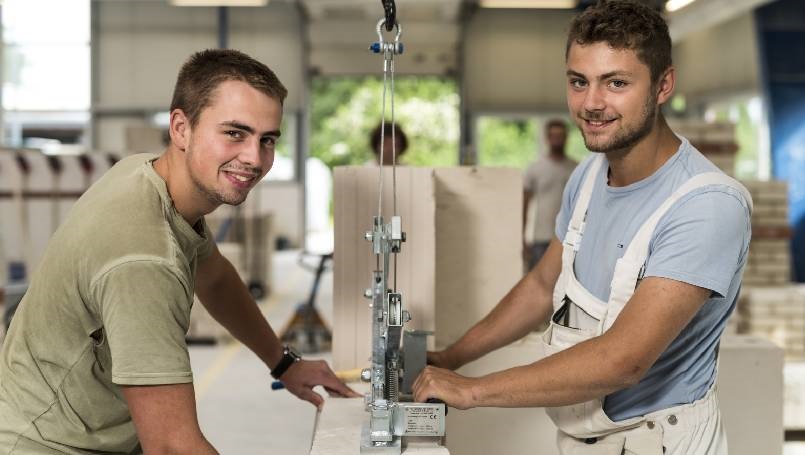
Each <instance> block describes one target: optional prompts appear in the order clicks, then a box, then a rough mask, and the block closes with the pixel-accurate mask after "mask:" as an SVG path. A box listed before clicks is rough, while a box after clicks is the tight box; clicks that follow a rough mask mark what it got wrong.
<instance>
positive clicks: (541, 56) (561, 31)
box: [464, 9, 759, 112]
mask: <svg viewBox="0 0 805 455" xmlns="http://www.w3.org/2000/svg"><path fill="white" fill-rule="evenodd" d="M574 14H575V13H574V12H572V11H558V10H556V11H539V12H537V11H528V10H490V9H479V10H478V11H477V12H476V13H475V14H473V15H472V17H471V19H470V20H469V22H468V23H467V28H466V32H465V41H464V43H465V50H464V84H465V95H464V96H465V98H464V102H465V103H466V107H467V109H468V110H470V111H475V112H478V111H481V112H483V111H505V112H517V111H535V110H539V111H556V110H559V111H561V110H564V109H565V75H564V64H565V56H564V51H565V40H566V37H567V30H568V28H569V25H570V21H571V20H572V18H573V16H574ZM674 63H675V66H676V68H677V93H683V94H684V95H686V97H687V98H688V99H689V100H708V99H713V98H715V97H719V96H726V95H732V94H735V93H748V92H753V93H757V92H759V82H758V54H757V44H756V33H755V27H754V22H753V17H752V13H751V11H749V12H746V13H743V14H741V15H739V16H738V17H735V18H733V19H730V20H728V21H726V22H723V23H721V24H718V25H716V26H714V27H712V28H709V29H706V30H701V31H697V32H693V33H688V34H686V35H684V38H683V39H682V40H681V41H679V42H677V43H674Z"/></svg>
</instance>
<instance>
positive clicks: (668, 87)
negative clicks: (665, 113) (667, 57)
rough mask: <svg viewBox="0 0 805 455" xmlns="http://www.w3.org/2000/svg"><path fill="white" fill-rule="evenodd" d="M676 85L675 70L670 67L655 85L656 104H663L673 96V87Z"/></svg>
mask: <svg viewBox="0 0 805 455" xmlns="http://www.w3.org/2000/svg"><path fill="white" fill-rule="evenodd" d="M675 84H676V70H674V67H673V66H671V67H669V68H668V69H667V70H665V72H664V73H663V75H662V76H661V77H660V81H659V83H658V84H657V90H658V93H657V104H665V102H666V101H668V100H669V99H671V95H673V94H674V85H675Z"/></svg>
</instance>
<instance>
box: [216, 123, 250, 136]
mask: <svg viewBox="0 0 805 455" xmlns="http://www.w3.org/2000/svg"><path fill="white" fill-rule="evenodd" d="M219 125H221V126H231V127H232V128H237V129H239V130H243V131H246V132H247V133H250V134H254V128H252V127H251V126H249V125H246V124H245V123H240V122H239V121H237V120H229V121H226V122H221V123H219Z"/></svg>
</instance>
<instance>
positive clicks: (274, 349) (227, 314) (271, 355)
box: [196, 262, 282, 368]
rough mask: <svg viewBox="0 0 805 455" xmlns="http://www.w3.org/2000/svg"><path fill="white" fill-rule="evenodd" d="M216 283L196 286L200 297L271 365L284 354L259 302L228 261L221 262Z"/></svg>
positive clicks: (219, 320)
mask: <svg viewBox="0 0 805 455" xmlns="http://www.w3.org/2000/svg"><path fill="white" fill-rule="evenodd" d="M222 268H223V270H222V272H221V273H220V276H219V277H218V279H217V280H216V282H215V283H207V285H206V286H203V287H197V289H196V291H197V293H198V295H199V299H200V300H201V302H202V304H203V305H204V307H205V308H207V311H209V313H210V315H211V316H212V317H213V318H214V319H215V320H216V321H218V322H219V323H220V324H221V325H222V326H224V328H226V329H227V330H228V331H229V333H231V334H232V336H234V337H235V338H236V339H237V340H238V341H240V342H241V343H243V344H244V345H245V346H246V347H248V348H249V349H250V350H252V351H253V352H254V353H255V354H256V355H257V356H258V357H259V358H260V359H261V360H262V361H263V363H265V364H266V366H268V367H269V368H272V367H274V366H275V365H276V364H277V363H278V362H279V360H280V358H281V357H282V345H281V344H280V341H279V339H278V338H277V335H276V334H275V333H274V330H273V329H272V328H271V326H270V325H269V324H268V321H266V319H265V317H264V316H263V314H262V312H261V311H260V308H259V307H258V306H257V303H256V302H255V301H254V299H253V298H252V296H251V294H249V291H248V289H247V288H246V286H245V285H244V284H243V282H242V280H241V279H240V277H239V276H238V274H237V272H236V271H235V268H234V267H232V265H231V264H230V263H229V262H225V263H224V264H223V265H222Z"/></svg>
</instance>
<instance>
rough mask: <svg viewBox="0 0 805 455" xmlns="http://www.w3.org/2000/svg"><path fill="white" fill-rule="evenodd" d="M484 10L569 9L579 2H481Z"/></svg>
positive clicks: (554, 0)
mask: <svg viewBox="0 0 805 455" xmlns="http://www.w3.org/2000/svg"><path fill="white" fill-rule="evenodd" d="M480 5H481V7H482V8H542V9H569V8H575V7H576V6H577V5H578V0H480Z"/></svg>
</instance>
